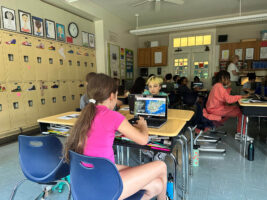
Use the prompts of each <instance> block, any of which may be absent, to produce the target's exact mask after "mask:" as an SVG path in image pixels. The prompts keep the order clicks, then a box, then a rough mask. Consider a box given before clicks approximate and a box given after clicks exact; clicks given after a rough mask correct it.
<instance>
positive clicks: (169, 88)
mask: <svg viewBox="0 0 267 200" xmlns="http://www.w3.org/2000/svg"><path fill="white" fill-rule="evenodd" d="M161 91H162V92H166V93H167V94H170V93H172V92H174V84H173V82H172V74H166V76H165V81H164V82H163V84H162V86H161Z"/></svg>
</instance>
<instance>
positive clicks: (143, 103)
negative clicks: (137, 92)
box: [129, 96, 168, 128]
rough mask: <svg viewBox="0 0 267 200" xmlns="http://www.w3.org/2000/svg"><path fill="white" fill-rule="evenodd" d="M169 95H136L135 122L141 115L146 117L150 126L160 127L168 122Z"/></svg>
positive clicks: (132, 121) (131, 120)
mask: <svg viewBox="0 0 267 200" xmlns="http://www.w3.org/2000/svg"><path fill="white" fill-rule="evenodd" d="M167 107H168V103H167V96H136V97H135V103H134V115H135V117H134V118H133V119H130V120H129V122H130V123H135V122H136V120H137V119H138V117H139V116H141V117H144V118H145V120H146V121H147V126H148V127H149V128H160V127H161V126H162V125H163V124H165V123H166V122H167V111H168V108H167Z"/></svg>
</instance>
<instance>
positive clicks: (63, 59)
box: [56, 42, 69, 80]
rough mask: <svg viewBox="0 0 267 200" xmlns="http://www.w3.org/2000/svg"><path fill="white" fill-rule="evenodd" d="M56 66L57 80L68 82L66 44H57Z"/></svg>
mask: <svg viewBox="0 0 267 200" xmlns="http://www.w3.org/2000/svg"><path fill="white" fill-rule="evenodd" d="M56 48H57V51H56V64H57V65H58V76H59V80H68V76H69V75H68V73H69V72H68V67H67V54H66V53H67V51H66V44H64V43H59V42H58V43H57V46H56Z"/></svg>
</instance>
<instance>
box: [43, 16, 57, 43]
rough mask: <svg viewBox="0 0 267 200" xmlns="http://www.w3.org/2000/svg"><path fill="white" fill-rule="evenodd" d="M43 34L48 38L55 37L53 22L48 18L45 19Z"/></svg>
mask: <svg viewBox="0 0 267 200" xmlns="http://www.w3.org/2000/svg"><path fill="white" fill-rule="evenodd" d="M45 34H46V37H47V38H49V39H54V40H55V39H56V29H55V22H54V21H52V20H49V19H45Z"/></svg>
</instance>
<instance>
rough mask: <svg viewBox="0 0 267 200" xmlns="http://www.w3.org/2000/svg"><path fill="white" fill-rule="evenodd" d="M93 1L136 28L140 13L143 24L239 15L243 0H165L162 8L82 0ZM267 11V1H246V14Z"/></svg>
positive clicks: (128, 1)
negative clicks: (172, 1) (168, 0)
mask: <svg viewBox="0 0 267 200" xmlns="http://www.w3.org/2000/svg"><path fill="white" fill-rule="evenodd" d="M79 1H82V2H86V1H87V2H92V3H94V4H97V5H98V6H100V7H102V8H104V9H106V10H108V11H109V12H111V13H113V14H114V15H117V16H118V17H120V18H122V19H123V20H124V21H126V22H128V23H129V24H130V25H131V26H133V27H135V25H136V18H135V14H136V13H138V14H139V26H151V25H155V24H163V23H172V22H181V21H187V20H198V19H200V18H214V17H220V16H224V15H236V16H237V15H238V14H239V0H184V4H183V5H173V4H169V3H165V2H162V3H161V9H160V11H158V12H156V11H155V10H154V9H153V4H151V3H146V4H143V5H141V6H137V7H133V6H132V4H134V3H138V2H142V1H144V0H79ZM264 10H265V12H266V10H267V0H242V13H246V12H252V13H254V12H264Z"/></svg>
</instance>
